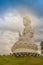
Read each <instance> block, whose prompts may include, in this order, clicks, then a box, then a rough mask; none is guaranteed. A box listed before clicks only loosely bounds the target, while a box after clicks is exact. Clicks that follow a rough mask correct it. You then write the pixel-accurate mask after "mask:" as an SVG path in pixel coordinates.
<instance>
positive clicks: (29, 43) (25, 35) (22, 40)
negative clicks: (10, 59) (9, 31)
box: [12, 16, 38, 53]
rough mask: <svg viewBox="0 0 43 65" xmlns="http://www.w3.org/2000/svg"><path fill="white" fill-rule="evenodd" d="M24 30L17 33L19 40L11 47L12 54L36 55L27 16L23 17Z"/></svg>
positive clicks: (35, 46) (32, 32)
mask: <svg viewBox="0 0 43 65" xmlns="http://www.w3.org/2000/svg"><path fill="white" fill-rule="evenodd" d="M23 24H24V30H23V32H22V33H21V32H18V33H19V40H18V41H17V42H16V43H15V44H14V45H13V47H12V52H13V53H14V52H15V53H16V52H34V53H38V47H37V45H36V44H35V42H34V31H33V29H32V27H31V21H30V19H29V17H28V16H25V17H23Z"/></svg>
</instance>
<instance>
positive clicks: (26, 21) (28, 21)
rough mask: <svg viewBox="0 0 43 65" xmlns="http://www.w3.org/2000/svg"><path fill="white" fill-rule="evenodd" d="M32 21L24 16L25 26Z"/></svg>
mask: <svg viewBox="0 0 43 65" xmlns="http://www.w3.org/2000/svg"><path fill="white" fill-rule="evenodd" d="M30 23H31V21H30V20H29V18H27V17H24V19H23V24H24V26H27V25H30Z"/></svg>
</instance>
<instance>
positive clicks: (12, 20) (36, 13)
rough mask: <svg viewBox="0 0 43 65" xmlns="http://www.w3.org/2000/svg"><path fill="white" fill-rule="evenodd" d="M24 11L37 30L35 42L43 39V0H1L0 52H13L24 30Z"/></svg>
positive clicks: (37, 42)
mask: <svg viewBox="0 0 43 65" xmlns="http://www.w3.org/2000/svg"><path fill="white" fill-rule="evenodd" d="M24 12H25V13H26V14H28V15H29V17H30V20H31V22H32V26H33V28H34V30H35V35H34V39H35V43H36V44H37V45H38V46H39V44H40V42H41V41H43V0H0V54H8V53H10V52H11V47H12V45H13V44H14V43H15V42H16V41H17V40H18V38H19V36H18V31H22V30H23V28H24V26H23V18H22V16H24Z"/></svg>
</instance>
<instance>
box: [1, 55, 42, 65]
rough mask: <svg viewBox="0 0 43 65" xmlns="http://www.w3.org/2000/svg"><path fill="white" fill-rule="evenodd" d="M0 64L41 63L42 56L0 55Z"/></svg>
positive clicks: (28, 64) (39, 64) (32, 64)
mask: <svg viewBox="0 0 43 65" xmlns="http://www.w3.org/2000/svg"><path fill="white" fill-rule="evenodd" d="M0 65H43V57H32V56H31V57H29V56H26V57H16V56H11V55H7V56H0Z"/></svg>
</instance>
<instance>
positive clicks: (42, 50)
mask: <svg viewBox="0 0 43 65" xmlns="http://www.w3.org/2000/svg"><path fill="white" fill-rule="evenodd" d="M40 46H41V53H42V54H43V41H42V42H41V43H40Z"/></svg>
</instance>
